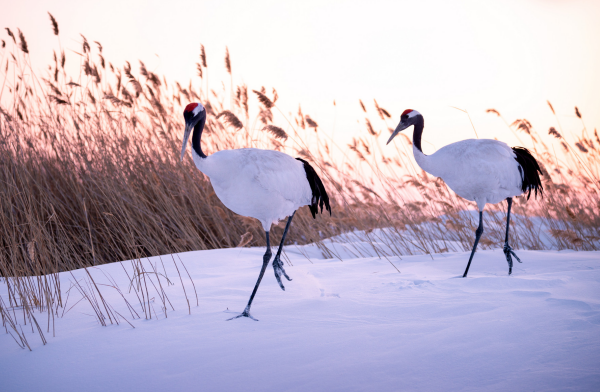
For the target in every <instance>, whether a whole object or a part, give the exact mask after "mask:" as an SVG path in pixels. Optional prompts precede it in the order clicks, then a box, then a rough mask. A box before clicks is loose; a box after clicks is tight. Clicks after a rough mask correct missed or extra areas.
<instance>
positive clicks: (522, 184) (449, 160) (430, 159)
mask: <svg viewBox="0 0 600 392" xmlns="http://www.w3.org/2000/svg"><path fill="white" fill-rule="evenodd" d="M411 125H414V131H413V154H414V156H415V161H417V163H418V164H419V166H420V167H421V169H423V170H425V171H426V172H427V173H429V174H431V175H434V176H436V177H440V178H441V179H443V180H444V181H445V182H446V184H447V185H448V186H449V187H450V189H452V190H453V191H454V192H455V193H456V194H457V195H459V196H460V197H462V198H464V199H467V200H471V201H474V202H476V203H477V207H478V208H479V226H478V227H477V230H476V231H475V244H473V250H472V251H471V257H469V262H468V263H467V268H466V269H465V273H464V274H463V278H464V277H466V276H467V273H468V272H469V267H470V266H471V261H472V260H473V255H474V254H475V249H477V244H478V243H479V239H480V238H481V234H482V233H483V209H484V208H485V205H486V204H487V203H491V204H496V203H500V202H501V201H502V200H504V199H506V201H507V203H508V213H507V215H506V240H505V241H504V255H505V256H506V261H507V262H508V274H509V275H510V274H511V273H512V267H513V261H512V256H514V257H515V258H516V259H517V261H518V262H519V263H520V262H521V260H520V259H519V258H518V257H517V255H516V254H515V252H513V250H512V248H511V247H510V245H508V228H509V225H510V207H511V206H512V198H513V197H515V196H520V195H522V194H523V193H526V192H527V200H529V197H530V196H531V191H532V190H534V191H535V196H536V197H537V193H538V191H539V192H540V195H541V196H543V191H544V188H543V187H542V182H541V180H540V174H541V173H542V171H541V169H540V166H539V165H538V162H537V161H536V160H535V158H534V157H533V155H531V153H530V152H529V151H528V150H527V149H526V148H523V147H512V148H511V147H509V146H508V145H507V144H506V143H503V142H500V141H498V140H491V139H467V140H462V141H460V142H456V143H452V144H449V145H447V146H444V147H442V148H440V149H439V150H437V151H436V152H435V153H433V154H432V155H425V154H424V153H423V150H421V136H422V135H423V128H424V126H425V122H424V120H423V116H422V115H421V113H419V112H417V111H416V110H411V109H408V110H405V111H404V112H403V113H402V116H401V117H400V124H398V126H397V127H396V130H394V132H393V133H392V135H391V136H390V138H389V140H388V141H387V143H386V144H389V142H391V141H392V139H393V138H394V137H395V136H396V135H397V134H398V133H399V132H401V131H403V130H405V129H406V128H408V127H410V126H411Z"/></svg>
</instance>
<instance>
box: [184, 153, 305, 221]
mask: <svg viewBox="0 0 600 392" xmlns="http://www.w3.org/2000/svg"><path fill="white" fill-rule="evenodd" d="M192 154H193V157H194V163H195V164H196V167H197V168H198V169H199V170H200V171H201V172H202V173H204V174H206V175H207V176H208V178H210V183H211V184H212V186H213V188H214V190H215V193H216V194H217V196H218V197H219V199H220V200H221V201H222V202H223V204H224V205H225V206H226V207H227V208H229V209H230V210H231V211H233V212H235V213H236V214H239V215H243V216H250V217H253V218H256V219H258V220H259V221H260V222H261V223H262V226H263V228H264V229H265V231H269V229H270V227H271V224H273V223H277V222H279V221H280V220H281V219H284V218H285V217H287V216H290V215H291V214H292V213H293V212H294V211H296V210H297V209H298V208H300V207H302V206H305V205H309V204H311V199H312V192H311V188H310V185H309V183H308V179H307V178H306V171H305V170H304V165H303V164H302V162H300V161H298V160H296V159H294V158H292V157H291V156H289V155H287V154H284V153H282V152H279V151H272V150H260V149H256V148H241V149H237V150H224V151H218V152H216V153H214V154H211V155H210V156H208V157H207V158H202V157H200V156H199V155H198V154H197V153H196V152H195V151H194V150H192Z"/></svg>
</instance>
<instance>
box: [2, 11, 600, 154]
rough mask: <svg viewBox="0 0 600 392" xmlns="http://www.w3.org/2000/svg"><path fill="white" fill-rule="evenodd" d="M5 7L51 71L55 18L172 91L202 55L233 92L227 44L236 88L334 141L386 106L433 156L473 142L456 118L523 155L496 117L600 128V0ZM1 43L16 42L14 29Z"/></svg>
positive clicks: (73, 34) (70, 34)
mask: <svg viewBox="0 0 600 392" xmlns="http://www.w3.org/2000/svg"><path fill="white" fill-rule="evenodd" d="M2 2H3V4H2V6H1V9H2V13H0V27H2V28H3V27H9V28H11V29H13V30H16V28H20V29H21V30H22V31H23V33H24V34H25V36H26V38H27V40H28V44H29V48H30V52H31V59H32V63H33V65H34V68H35V69H39V70H40V72H42V70H43V69H44V68H45V66H46V65H47V64H49V63H50V61H51V58H52V49H54V48H56V47H57V41H56V39H55V37H54V36H53V35H52V33H51V27H50V21H49V18H48V15H47V13H46V12H47V11H50V12H51V13H52V14H53V15H54V16H55V17H56V18H57V20H58V22H59V25H60V39H61V43H62V46H63V47H64V48H67V49H72V50H79V48H80V41H81V38H80V36H79V33H82V34H83V35H85V36H86V37H87V39H88V40H89V41H100V42H101V43H102V44H103V46H104V54H105V57H106V59H107V60H108V61H111V62H112V63H113V64H114V65H117V66H122V65H123V64H124V62H125V61H126V60H129V61H130V62H131V63H132V64H136V65H135V66H134V68H136V67H137V60H138V59H141V60H143V61H144V62H145V63H146V65H147V66H148V68H149V69H152V70H154V71H155V72H157V73H159V74H165V75H166V76H167V78H168V79H169V80H179V81H184V82H187V81H188V80H189V79H190V78H191V79H195V80H197V77H196V71H195V63H196V62H197V61H198V54H199V45H200V43H202V44H204V45H205V46H206V49H207V54H208V62H209V78H210V83H211V85H212V86H214V87H218V86H220V85H221V81H224V82H225V83H228V81H229V77H228V76H226V75H225V73H224V69H223V55H224V52H225V46H226V45H227V46H228V47H229V50H230V52H231V55H232V63H233V73H234V82H237V83H241V82H245V83H247V84H248V85H249V87H250V88H259V87H260V86H262V85H264V86H265V87H267V89H269V90H270V88H271V87H276V88H277V90H278V91H279V95H280V97H281V100H280V101H279V102H278V103H279V106H280V107H281V108H282V109H283V110H286V111H296V110H297V107H298V104H301V105H302V108H303V111H304V112H305V113H309V114H310V115H311V117H312V118H314V119H315V120H317V121H318V122H319V124H320V125H321V127H322V129H323V130H324V131H330V130H332V128H333V123H334V118H335V135H336V137H337V138H349V137H351V136H354V135H358V134H360V133H361V132H364V128H363V127H361V126H360V125H359V124H358V123H357V120H362V118H363V117H364V115H363V113H362V111H361V109H360V107H359V105H358V99H359V98H361V99H362V100H363V101H364V102H365V103H367V104H368V105H370V107H371V108H372V102H373V101H372V100H373V98H376V99H377V100H378V102H379V103H380V105H381V106H382V107H384V108H386V109H387V110H389V111H390V112H391V113H392V114H393V116H394V118H393V121H390V123H389V125H390V126H395V125H396V121H397V119H398V116H399V114H400V113H401V112H402V111H403V110H404V109H406V108H412V109H417V110H419V111H420V112H421V113H423V114H424V116H425V119H426V131H425V135H424V139H425V141H426V143H425V144H424V149H425V151H426V152H428V150H429V151H432V150H434V149H436V148H440V147H441V146H443V145H444V144H447V143H450V142H453V141H456V140H460V139H463V138H469V137H473V131H472V128H471V125H470V123H469V120H468V118H467V117H466V116H465V115H464V114H463V113H461V112H459V111H457V110H455V109H452V108H451V106H456V107H460V108H463V109H467V110H468V111H469V112H470V113H471V116H472V119H473V121H474V123H475V126H476V127H477V131H478V133H479V136H480V137H487V138H492V137H495V136H496V137H498V138H500V139H502V140H505V141H507V142H508V143H509V144H513V145H514V144H517V142H516V139H514V137H513V136H512V135H511V134H510V133H507V132H506V131H505V128H504V126H503V124H502V123H501V122H500V121H499V120H498V119H497V118H496V117H495V116H493V115H490V114H485V113H484V111H485V109H487V108H491V107H493V108H496V109H497V110H499V111H500V112H501V113H502V114H504V115H505V117H506V118H507V119H508V120H514V119H516V118H523V117H526V118H528V119H529V120H530V121H531V122H532V123H533V125H534V126H535V127H536V128H537V129H538V130H539V131H543V132H544V133H545V131H546V130H547V128H548V127H549V126H552V125H555V123H554V119H553V117H552V115H551V112H550V111H549V109H548V107H547V105H546V100H550V101H551V102H552V103H553V104H554V107H555V108H556V109H557V112H558V114H559V115H560V119H561V122H562V123H563V126H565V127H566V128H568V129H570V130H573V131H577V132H579V130H580V129H581V123H580V122H578V119H577V118H576V117H575V115H574V109H573V107H574V106H575V105H577V106H578V107H579V109H580V110H581V112H582V113H583V115H584V120H585V121H586V125H587V126H588V128H591V129H593V128H594V127H596V126H598V125H600V113H599V111H598V108H600V76H599V73H598V70H599V69H600V50H599V49H598V48H600V23H597V18H598V16H599V15H600V2H598V1H578V0H572V1H561V0H550V1H542V0H520V1H468V0H463V1H410V2H408V1H365V2H360V1H335V0H326V1H324V0H319V1H316V0H308V1H302V2H298V1H297V2H282V1H272V0H260V1H241V0H224V1H223V0H222V1H177V0H175V1H168V2H167V1H124V0H122V1H115V0H105V1H96V2H90V1H82V0H78V1H74V0H63V1H52V0H51V1H39V0H38V1H35V0H19V1H7V0H2ZM0 38H1V39H4V40H8V39H9V38H8V36H7V35H6V32H5V31H4V30H3V32H2V33H0ZM67 53H68V52H67ZM68 56H69V54H68ZM68 58H70V59H71V63H70V65H75V59H76V56H75V55H73V54H71V55H70V57H68ZM334 99H335V100H336V102H337V108H336V112H335V113H334V107H333V105H332V102H333V100H334ZM372 114H373V116H372V117H374V112H372ZM428 143H429V144H428Z"/></svg>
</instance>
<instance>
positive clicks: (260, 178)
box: [181, 103, 331, 318]
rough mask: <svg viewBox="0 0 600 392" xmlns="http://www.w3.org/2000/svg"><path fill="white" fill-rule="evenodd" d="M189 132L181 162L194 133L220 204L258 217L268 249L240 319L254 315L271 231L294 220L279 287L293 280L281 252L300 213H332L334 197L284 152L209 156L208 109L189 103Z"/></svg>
mask: <svg viewBox="0 0 600 392" xmlns="http://www.w3.org/2000/svg"><path fill="white" fill-rule="evenodd" d="M183 116H184V118H185V131H184V135H183V145H182V147H181V159H182V160H183V157H184V155H185V149H186V146H187V141H188V138H189V137H190V133H191V131H192V129H193V130H194V133H193V135H192V157H193V159H194V164H195V165H196V167H197V168H198V169H199V170H200V171H201V172H202V173H204V174H205V175H206V176H208V178H209V179H210V183H211V184H212V186H213V189H214V190H215V193H216V195H217V197H218V198H219V200H221V202H223V204H224V205H225V206H226V207H227V208H229V209H230V210H232V211H233V212H235V213H236V214H239V215H243V216H248V217H252V218H256V219H258V220H259V221H260V222H261V224H262V226H263V228H264V230H265V236H266V240H267V250H266V252H265V255H264V256H263V266H262V269H261V272H260V274H259V277H258V280H257V282H256V285H255V286H254V291H253V292H252V295H251V296H250V300H249V301H248V305H247V306H246V309H245V310H244V312H243V313H242V314H241V315H239V316H238V317H242V316H243V317H250V318H252V316H250V306H251V305H252V300H253V299H254V295H255V294H256V291H257V290H258V286H259V285H260V281H261V280H262V277H263V275H264V273H265V269H266V267H267V265H268V263H269V261H270V259H271V255H272V253H271V246H270V242H269V230H270V229H271V225H272V224H273V223H277V222H279V221H280V220H281V219H283V218H285V217H286V216H289V218H288V221H287V224H286V227H285V230H284V232H283V236H282V238H281V244H280V245H279V250H278V251H277V254H276V255H275V258H274V259H273V270H274V271H275V278H276V279H277V282H278V283H279V286H280V287H281V288H282V289H283V290H285V287H284V286H283V284H282V283H281V275H284V276H285V277H286V278H287V279H288V280H291V279H290V277H289V276H287V274H286V273H285V270H284V269H283V263H282V262H281V259H280V256H281V250H282V247H283V243H284V241H285V236H286V234H287V232H288V230H289V228H290V224H291V222H292V218H293V216H294V214H295V212H296V210H297V209H298V208H300V207H302V206H305V205H308V206H310V211H311V213H312V215H313V217H315V214H316V213H317V212H318V207H319V206H320V207H321V212H322V211H323V206H325V207H326V209H327V210H328V211H329V213H331V208H330V206H329V197H328V196H327V192H326V191H325V187H324V186H323V183H322V182H321V179H320V178H319V176H318V175H317V173H316V172H315V170H314V169H313V168H312V166H310V164H309V163H308V162H306V161H304V160H300V159H299V158H298V159H294V158H292V157H291V156H289V155H287V154H284V153H282V152H279V151H272V150H260V149H257V148H241V149H237V150H225V151H219V152H216V153H214V154H212V155H210V156H206V155H205V154H204V153H203V152H202V148H201V146H200V139H201V137H202V131H203V129H204V124H205V123H206V109H205V108H204V106H202V105H201V104H199V103H191V104H189V105H188V106H187V107H186V108H185V110H184V112H183Z"/></svg>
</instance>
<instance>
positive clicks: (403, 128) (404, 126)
mask: <svg viewBox="0 0 600 392" xmlns="http://www.w3.org/2000/svg"><path fill="white" fill-rule="evenodd" d="M409 126H410V124H408V125H407V124H405V123H404V122H402V121H401V122H400V124H398V126H397V127H396V129H395V130H394V132H393V133H392V136H390V138H389V139H388V141H387V143H385V145H386V146H387V145H388V144H390V142H391V141H392V139H393V138H395V137H396V135H397V134H399V133H400V132H402V131H404V130H405V129H406V128H408V127H409Z"/></svg>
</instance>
